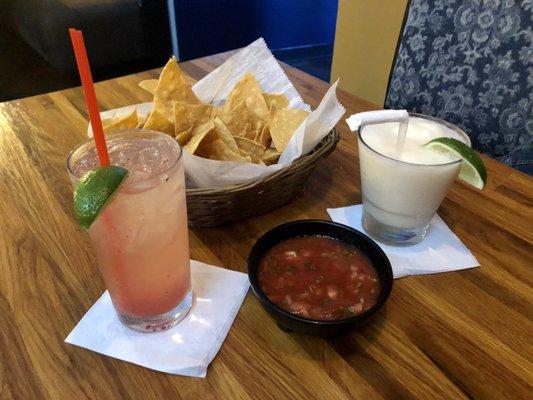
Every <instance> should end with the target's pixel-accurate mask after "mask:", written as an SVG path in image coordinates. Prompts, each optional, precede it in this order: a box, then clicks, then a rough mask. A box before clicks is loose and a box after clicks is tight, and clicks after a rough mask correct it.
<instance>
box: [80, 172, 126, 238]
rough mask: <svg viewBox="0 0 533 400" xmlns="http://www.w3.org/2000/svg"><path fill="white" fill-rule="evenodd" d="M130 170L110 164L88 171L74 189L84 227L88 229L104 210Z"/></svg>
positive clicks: (81, 223)
mask: <svg viewBox="0 0 533 400" xmlns="http://www.w3.org/2000/svg"><path fill="white" fill-rule="evenodd" d="M127 174H128V171H127V170H126V169H125V168H122V167H118V166H114V165H113V166H108V167H101V168H98V169H95V170H93V171H89V172H87V173H86V174H85V175H84V176H83V177H82V178H81V179H80V181H79V183H78V186H77V187H76V190H75V191H74V210H75V212H76V218H77V219H78V222H79V224H80V225H81V226H82V227H83V229H85V230H87V229H89V227H90V226H91V225H92V223H93V222H94V220H95V219H96V217H98V215H99V214H100V213H101V212H102V210H103V209H104V207H105V205H106V204H107V203H108V202H109V199H110V198H111V197H112V196H113V193H115V191H116V190H117V189H118V187H119V186H120V184H121V183H122V181H123V180H124V178H125V177H126V175H127Z"/></svg>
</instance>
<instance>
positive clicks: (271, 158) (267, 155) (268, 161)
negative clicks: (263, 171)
mask: <svg viewBox="0 0 533 400" xmlns="http://www.w3.org/2000/svg"><path fill="white" fill-rule="evenodd" d="M280 155H281V153H280V152H279V151H277V150H276V149H273V148H272V147H269V148H268V149H266V150H265V152H264V153H263V158H262V160H263V162H264V163H265V165H272V164H276V163H277V162H278V158H279V156H280Z"/></svg>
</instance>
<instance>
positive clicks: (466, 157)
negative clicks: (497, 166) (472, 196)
mask: <svg viewBox="0 0 533 400" xmlns="http://www.w3.org/2000/svg"><path fill="white" fill-rule="evenodd" d="M425 146H426V147H428V148H430V149H431V150H434V151H438V152H439V153H441V154H445V155H448V156H450V158H460V159H461V160H462V163H461V169H460V170H459V179H460V180H462V181H463V182H466V183H468V184H470V185H472V186H474V187H476V188H478V189H483V188H484V187H485V184H486V183H487V169H486V168H485V164H484V163H483V160H482V159H481V157H480V156H479V154H477V153H476V152H475V151H474V150H472V148H470V147H468V146H467V145H466V144H464V143H463V142H461V141H459V140H457V139H453V138H449V137H439V138H436V139H433V140H432V141H430V142H428V143H426V145H425Z"/></svg>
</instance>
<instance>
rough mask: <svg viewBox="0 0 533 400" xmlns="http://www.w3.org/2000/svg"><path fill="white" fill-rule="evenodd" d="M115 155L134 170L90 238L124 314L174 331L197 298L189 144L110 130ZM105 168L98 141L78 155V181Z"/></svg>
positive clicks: (135, 323)
mask: <svg viewBox="0 0 533 400" xmlns="http://www.w3.org/2000/svg"><path fill="white" fill-rule="evenodd" d="M107 143H108V150H109V156H110V161H111V164H112V165H119V166H122V167H124V168H126V169H127V170H128V176H127V177H126V180H125V181H124V182H123V184H122V185H121V187H120V188H119V190H118V192H117V193H115V194H114V195H113V197H112V199H111V200H110V202H109V203H108V204H107V205H106V207H105V208H104V209H103V211H102V213H101V214H100V215H99V216H98V217H97V219H96V220H95V221H94V223H93V224H92V225H91V227H90V228H89V237H90V239H91V242H92V245H93V247H94V250H95V252H96V258H97V262H98V266H99V268H100V271H101V273H102V275H103V277H104V281H105V284H106V286H107V289H108V290H109V294H110V295H111V299H112V301H113V305H114V307H115V309H116V311H117V313H118V315H119V318H120V319H121V320H122V322H124V323H125V324H126V325H127V326H129V327H131V328H133V329H136V330H141V331H159V330H164V329H168V328H169V327H171V326H173V325H174V324H176V323H177V322H179V320H181V319H182V318H183V317H184V316H185V315H186V313H187V311H188V310H189V308H190V306H191V303H192V292H191V278H190V266H189V240H188V228H187V210H186V205H185V183H184V171H183V163H182V161H181V149H180V148H179V145H178V144H177V143H176V141H175V140H174V139H172V138H170V137H169V136H168V135H165V134H163V133H157V132H150V131H138V130H134V131H128V132H123V133H117V134H112V135H107ZM97 166H98V157H97V154H96V150H95V148H94V143H93V142H92V141H88V142H85V143H83V144H82V145H80V146H79V147H78V148H77V149H76V150H74V151H73V152H72V153H71V156H70V157H69V162H68V167H69V172H70V175H71V179H72V180H73V184H76V182H77V180H78V179H79V178H81V177H82V176H83V175H84V174H85V173H86V172H88V171H90V170H92V169H95V168H96V167H97Z"/></svg>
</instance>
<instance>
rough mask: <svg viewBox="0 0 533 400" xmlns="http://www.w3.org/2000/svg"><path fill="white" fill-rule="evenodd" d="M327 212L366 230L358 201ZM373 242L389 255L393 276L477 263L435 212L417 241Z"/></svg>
mask: <svg viewBox="0 0 533 400" xmlns="http://www.w3.org/2000/svg"><path fill="white" fill-rule="evenodd" d="M327 212H328V214H329V216H330V217H331V219H332V220H333V221H334V222H338V223H340V224H344V225H348V226H350V227H352V228H354V229H357V230H358V231H361V232H363V233H365V231H364V229H363V227H362V226H361V214H362V212H363V206H362V205H361V204H358V205H355V206H350V207H341V208H328V209H327ZM376 243H377V244H378V245H379V247H381V249H382V250H383V251H384V252H385V254H386V255H387V257H389V260H390V263H391V265H392V272H393V275H394V277H395V278H400V277H402V276H407V275H423V274H435V273H438V272H448V271H456V270H460V269H466V268H474V267H477V266H478V265H479V262H478V261H477V259H476V257H475V256H474V255H473V254H472V253H471V252H470V250H468V249H467V248H466V246H465V245H464V244H463V242H461V240H460V239H459V238H458V237H457V236H456V235H455V234H454V233H453V232H452V231H451V230H450V228H448V225H446V223H445V222H444V221H443V220H442V218H441V217H439V216H438V215H437V214H435V216H434V217H433V219H432V220H431V225H430V227H429V231H428V234H427V236H426V237H425V238H424V240H422V241H421V242H420V243H418V244H415V245H413V246H405V247H400V246H388V245H386V244H383V243H380V242H377V241H376Z"/></svg>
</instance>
